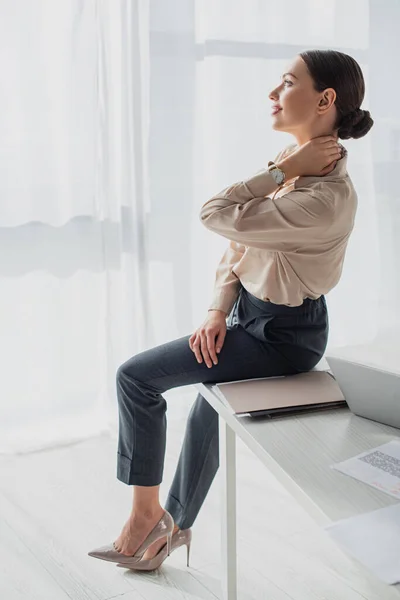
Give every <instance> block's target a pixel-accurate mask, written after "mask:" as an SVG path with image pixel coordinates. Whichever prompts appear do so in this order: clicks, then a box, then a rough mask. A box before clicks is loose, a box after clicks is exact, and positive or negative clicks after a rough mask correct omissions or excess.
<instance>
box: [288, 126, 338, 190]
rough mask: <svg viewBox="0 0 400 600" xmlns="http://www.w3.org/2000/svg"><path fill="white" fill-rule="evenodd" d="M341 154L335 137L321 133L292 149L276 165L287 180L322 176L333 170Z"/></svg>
mask: <svg viewBox="0 0 400 600" xmlns="http://www.w3.org/2000/svg"><path fill="white" fill-rule="evenodd" d="M341 156H342V151H341V148H340V144H339V142H338V140H337V138H336V137H335V136H333V135H323V136H320V137H316V138H313V139H311V140H309V141H308V142H306V143H305V144H302V145H301V146H299V147H297V149H294V151H293V152H291V153H290V154H289V155H288V156H286V157H285V158H283V159H282V160H281V161H279V162H278V163H277V166H278V167H279V168H280V169H282V171H283V172H284V173H285V175H286V179H287V180H288V179H292V178H293V177H304V176H314V177H323V176H324V175H327V174H328V173H330V172H331V171H333V169H334V168H335V166H336V163H337V161H338V160H339V159H340V158H341Z"/></svg>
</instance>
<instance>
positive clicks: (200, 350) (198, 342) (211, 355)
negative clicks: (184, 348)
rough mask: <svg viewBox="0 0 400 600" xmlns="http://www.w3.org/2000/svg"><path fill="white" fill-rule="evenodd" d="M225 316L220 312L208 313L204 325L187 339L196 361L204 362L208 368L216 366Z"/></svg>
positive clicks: (223, 339)
mask: <svg viewBox="0 0 400 600" xmlns="http://www.w3.org/2000/svg"><path fill="white" fill-rule="evenodd" d="M225 317H226V314H225V313H224V312H222V311H210V312H209V313H208V316H207V318H206V320H205V321H204V323H203V324H202V325H201V327H199V328H198V329H196V331H195V332H194V334H193V335H192V336H191V337H190V339H189V346H190V349H191V350H192V352H194V354H195V356H196V358H197V361H198V362H199V363H201V362H203V358H202V355H203V357H204V362H205V363H206V365H207V367H208V368H211V367H212V363H214V364H215V365H216V364H218V358H217V353H219V352H221V349H222V346H223V344H224V341H225V336H226V320H225Z"/></svg>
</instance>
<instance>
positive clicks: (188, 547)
mask: <svg viewBox="0 0 400 600" xmlns="http://www.w3.org/2000/svg"><path fill="white" fill-rule="evenodd" d="M190 544H191V542H188V543H187V544H186V547H187V566H189V554H190Z"/></svg>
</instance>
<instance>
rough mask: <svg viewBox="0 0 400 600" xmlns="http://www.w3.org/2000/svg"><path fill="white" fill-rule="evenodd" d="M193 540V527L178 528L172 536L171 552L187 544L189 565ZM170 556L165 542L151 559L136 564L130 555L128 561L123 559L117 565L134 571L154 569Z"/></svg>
mask: <svg viewBox="0 0 400 600" xmlns="http://www.w3.org/2000/svg"><path fill="white" fill-rule="evenodd" d="M191 542H192V530H191V529H183V530H181V529H178V531H176V532H175V533H174V535H173V536H172V543H171V552H173V551H174V550H176V549H177V548H179V547H180V546H183V545H184V544H186V546H187V566H189V553H190V544H191ZM168 556H169V554H168V550H167V544H164V546H162V547H161V548H160V550H159V551H158V552H157V554H156V555H155V556H153V558H150V559H149V560H143V559H142V560H141V561H139V562H136V563H134V564H131V563H130V562H129V557H128V556H127V559H128V560H127V561H125V560H124V561H123V562H122V561H121V562H119V563H118V564H117V567H123V568H124V569H132V570H134V571H153V570H154V569H158V567H160V566H161V565H162V563H163V562H164V560H165V559H166V558H167V557H168Z"/></svg>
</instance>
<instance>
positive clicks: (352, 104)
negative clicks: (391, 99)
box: [300, 50, 374, 140]
mask: <svg viewBox="0 0 400 600" xmlns="http://www.w3.org/2000/svg"><path fill="white" fill-rule="evenodd" d="M300 56H301V58H302V59H303V60H304V62H305V63H306V65H307V68H308V71H309V73H310V75H311V77H312V78H313V80H314V87H315V89H316V90H317V91H318V92H322V91H323V90H325V89H326V88H333V89H334V90H335V92H336V101H335V106H336V109H337V119H336V122H335V125H334V129H338V136H339V137H340V138H341V139H342V140H347V139H349V138H360V137H363V136H364V135H365V134H366V133H368V131H369V130H370V129H371V127H372V125H373V124H374V121H373V119H372V117H371V114H370V112H369V111H368V110H362V109H361V108H360V106H361V104H362V101H363V100H364V94H365V82H364V77H363V74H362V71H361V68H360V65H359V64H358V62H357V61H356V60H354V58H352V57H351V56H349V55H348V54H344V53H343V52H337V51H335V50H307V51H305V52H301V53H300Z"/></svg>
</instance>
